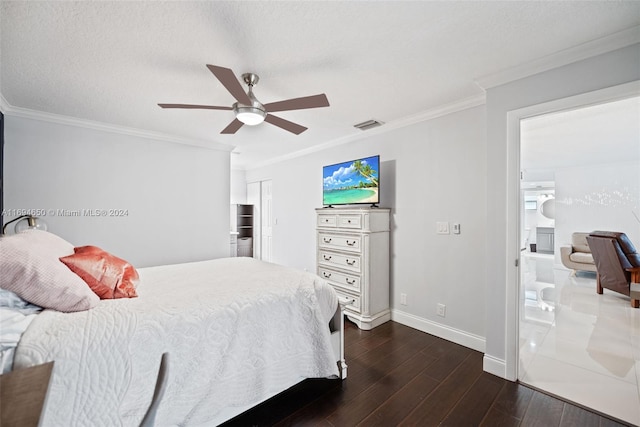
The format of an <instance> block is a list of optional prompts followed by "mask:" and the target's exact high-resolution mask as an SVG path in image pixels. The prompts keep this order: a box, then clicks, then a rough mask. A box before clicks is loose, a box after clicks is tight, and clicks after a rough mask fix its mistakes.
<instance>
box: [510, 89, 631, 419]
mask: <svg viewBox="0 0 640 427" xmlns="http://www.w3.org/2000/svg"><path fill="white" fill-rule="evenodd" d="M520 168H521V185H520V209H519V210H520V227H519V228H520V230H519V232H520V240H519V241H520V267H521V268H520V278H519V292H518V294H519V307H518V313H519V314H518V317H519V334H518V336H519V342H518V354H519V356H518V380H519V381H520V382H522V383H524V384H527V385H530V386H533V387H535V388H537V389H540V390H543V391H546V392H548V393H551V394H553V395H556V396H559V397H561V398H565V399H568V400H570V401H573V402H575V403H577V404H579V405H585V406H588V407H590V408H592V409H594V410H596V411H599V412H601V413H603V414H606V415H609V416H612V417H614V418H617V419H620V420H622V421H625V422H628V423H632V424H634V425H640V309H633V308H632V307H631V305H630V302H629V301H630V300H629V297H627V296H625V295H622V294H618V293H615V292H613V291H608V290H606V289H605V291H604V294H603V295H598V294H597V293H596V272H595V265H594V264H593V261H591V262H590V260H589V258H590V254H589V249H588V245H586V247H585V245H582V244H581V243H585V244H586V240H585V241H584V242H583V240H584V235H582V234H580V233H589V232H592V231H595V230H608V231H621V232H624V233H626V234H627V236H628V237H629V238H630V240H631V241H632V242H633V243H634V245H635V246H636V248H640V97H633V98H625V99H618V100H615V101H611V102H605V103H600V104H597V105H589V106H584V107H581V108H575V109H571V110H565V111H560V112H554V113H549V114H544V115H539V116H534V117H529V118H526V119H523V120H521V122H520ZM576 250H577V251H578V252H580V251H582V252H580V253H578V254H576V255H575V256H573V258H574V260H575V261H576V262H573V263H568V262H566V261H565V258H566V256H567V254H571V253H573V251H576ZM563 255H564V256H563Z"/></svg>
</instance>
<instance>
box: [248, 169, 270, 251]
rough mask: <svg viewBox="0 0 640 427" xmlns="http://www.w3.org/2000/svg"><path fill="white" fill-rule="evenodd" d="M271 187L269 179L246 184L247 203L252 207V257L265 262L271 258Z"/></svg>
mask: <svg viewBox="0 0 640 427" xmlns="http://www.w3.org/2000/svg"><path fill="white" fill-rule="evenodd" d="M271 189H272V181H271V180H264V181H256V182H251V183H248V184H247V203H249V204H252V205H253V207H254V208H253V209H254V210H253V212H254V232H253V235H254V240H253V245H254V246H253V253H254V257H255V258H258V259H261V260H263V261H267V262H271V261H272V259H273V255H272V247H273V242H272V239H273V225H272V224H273V213H272V212H273V207H272V205H273V203H272V200H273V197H272V195H271Z"/></svg>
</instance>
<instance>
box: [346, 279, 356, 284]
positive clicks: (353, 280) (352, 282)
mask: <svg viewBox="0 0 640 427" xmlns="http://www.w3.org/2000/svg"><path fill="white" fill-rule="evenodd" d="M346 280H347V284H348V285H355V283H356V279H351V280H349V278H348V277H347V278H346Z"/></svg>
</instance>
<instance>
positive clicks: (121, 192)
mask: <svg viewBox="0 0 640 427" xmlns="http://www.w3.org/2000/svg"><path fill="white" fill-rule="evenodd" d="M4 150H5V152H4V154H5V158H4V177H5V187H4V207H5V209H30V208H31V209H44V210H46V211H50V210H58V209H67V210H82V209H95V210H97V209H124V210H126V211H127V215H126V216H122V217H102V216H101V217H90V216H79V217H71V216H62V215H60V214H57V213H53V211H51V212H49V213H48V215H47V216H46V217H45V220H46V221H47V223H48V225H49V231H51V232H53V233H55V234H58V235H60V236H61V237H63V238H65V239H66V240H68V241H70V242H71V243H73V244H74V245H76V246H79V245H86V244H92V245H96V246H100V247H102V248H103V249H105V250H107V251H109V252H112V253H113V254H114V255H116V256H119V257H121V258H124V259H126V260H128V261H129V262H131V263H132V264H134V265H135V266H136V267H145V266H150V265H158V264H167V263H177V262H185V261H195V260H202V259H210V258H217V257H222V256H228V254H229V153H228V152H225V151H219V150H211V149H207V148H200V147H194V146H187V145H181V144H176V143H170V142H164V141H156V140H150V139H145V138H140V137H134V136H128V135H123V134H118V133H112V132H106V131H100V130H95V129H88V128H83V127H77V126H71V125H66V124H56V123H51V122H46V121H40V120H35V119H29V118H21V117H16V116H11V115H9V116H5V148H4ZM8 219H10V218H9V217H5V221H6V220H8Z"/></svg>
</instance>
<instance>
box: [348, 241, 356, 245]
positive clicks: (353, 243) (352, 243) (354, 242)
mask: <svg viewBox="0 0 640 427" xmlns="http://www.w3.org/2000/svg"><path fill="white" fill-rule="evenodd" d="M355 244H356V241H355V240H354V241H353V242H351V243H349V241H348V240H347V246H353V245H355Z"/></svg>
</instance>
